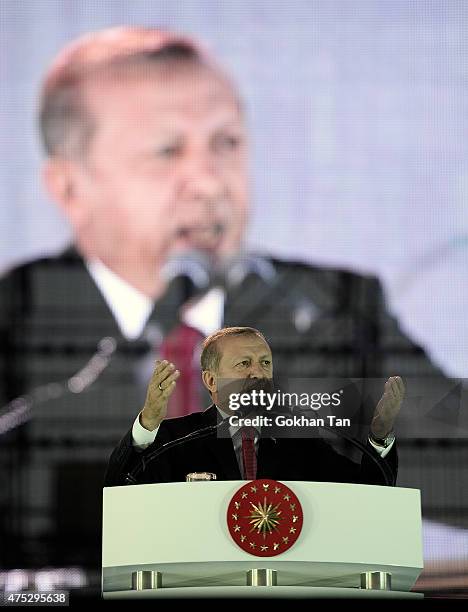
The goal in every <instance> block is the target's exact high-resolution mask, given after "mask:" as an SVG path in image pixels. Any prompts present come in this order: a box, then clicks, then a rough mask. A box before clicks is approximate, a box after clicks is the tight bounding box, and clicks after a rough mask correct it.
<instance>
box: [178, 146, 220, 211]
mask: <svg viewBox="0 0 468 612" xmlns="http://www.w3.org/2000/svg"><path fill="white" fill-rule="evenodd" d="M182 190H183V196H184V199H185V198H186V199H187V200H191V201H197V200H198V201H201V202H215V201H216V200H218V199H220V198H221V197H223V196H224V195H225V186H224V182H223V180H222V176H221V172H220V169H219V164H218V163H217V160H216V159H215V156H214V154H213V153H212V152H210V151H201V150H200V149H197V150H195V151H193V152H192V153H190V155H188V159H187V163H186V166H185V180H184V181H183V187H182Z"/></svg>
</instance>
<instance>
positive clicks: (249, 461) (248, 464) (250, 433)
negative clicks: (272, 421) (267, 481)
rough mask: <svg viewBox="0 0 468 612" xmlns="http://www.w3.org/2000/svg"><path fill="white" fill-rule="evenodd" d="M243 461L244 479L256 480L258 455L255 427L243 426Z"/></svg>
mask: <svg viewBox="0 0 468 612" xmlns="http://www.w3.org/2000/svg"><path fill="white" fill-rule="evenodd" d="M240 432H241V436H242V463H243V466H244V480H255V478H256V476H257V455H256V453H255V434H256V433H257V430H256V429H255V427H241V429H240Z"/></svg>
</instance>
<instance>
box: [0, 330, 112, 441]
mask: <svg viewBox="0 0 468 612" xmlns="http://www.w3.org/2000/svg"><path fill="white" fill-rule="evenodd" d="M116 351H117V341H116V339H115V338H113V337H112V336H105V337H104V338H101V340H99V342H98V344H97V350H96V351H95V353H94V354H93V355H92V356H91V357H90V358H89V359H88V361H87V362H86V363H85V365H84V366H83V367H82V368H80V370H79V371H78V372H76V373H75V374H73V375H72V376H70V378H68V379H67V380H64V381H60V382H50V383H47V384H44V385H40V386H38V387H35V388H34V389H32V391H30V392H29V393H27V394H24V395H21V396H19V397H16V398H15V399H13V400H11V401H10V402H8V404H6V406H3V407H2V408H1V409H0V436H1V435H3V434H6V433H8V432H9V431H12V430H13V429H16V428H17V427H19V426H20V425H23V424H24V423H26V422H27V421H29V420H30V419H31V418H32V413H33V409H35V408H37V406H39V405H40V404H44V403H45V402H47V401H49V400H52V399H55V400H56V399H60V398H62V397H64V396H65V395H67V394H69V393H73V394H78V393H83V391H86V389H88V388H89V387H91V385H93V384H94V383H95V382H96V381H97V380H98V379H99V378H100V376H101V375H102V373H103V372H104V371H105V370H106V369H107V368H108V367H109V364H110V363H111V361H112V358H113V356H114V354H115V353H116Z"/></svg>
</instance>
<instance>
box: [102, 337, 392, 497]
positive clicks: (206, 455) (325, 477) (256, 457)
mask: <svg viewBox="0 0 468 612" xmlns="http://www.w3.org/2000/svg"><path fill="white" fill-rule="evenodd" d="M201 367H202V379H203V383H204V385H205V387H206V388H207V389H208V391H209V393H210V395H211V397H212V399H213V401H214V404H213V405H212V406H211V407H210V408H208V410H206V411H205V412H203V413H196V414H192V415H189V416H185V417H179V418H173V419H166V418H165V417H166V414H167V402H168V399H169V397H170V396H171V394H172V393H173V392H174V389H175V388H176V385H177V379H178V378H179V375H180V371H179V370H178V369H176V366H175V365H174V364H172V363H169V362H166V361H162V362H160V361H158V362H157V364H156V367H155V370H154V373H153V376H152V379H151V381H150V384H149V386H148V393H147V397H146V401H145V405H144V407H143V410H142V411H141V413H140V414H139V415H138V416H137V418H136V420H135V422H134V424H133V427H132V429H131V430H130V431H129V432H128V433H127V434H126V436H125V437H124V438H123V439H122V440H121V442H120V444H119V445H118V446H117V448H116V449H115V450H114V452H113V453H112V455H111V458H110V461H109V467H108V471H107V475H106V480H105V484H106V485H107V486H112V485H122V484H125V483H126V480H125V477H126V475H127V474H129V473H130V474H131V473H132V471H133V470H135V467H136V468H137V470H136V472H135V474H137V475H138V479H136V478H135V479H134V480H133V482H135V483H151V482H172V481H184V480H185V477H186V475H187V474H189V473H191V472H211V473H215V474H216V477H217V478H218V479H219V480H238V479H241V478H246V479H255V478H272V479H285V480H313V481H332V482H360V483H368V484H384V481H383V478H382V473H381V472H380V471H379V469H378V467H376V462H375V461H374V462H373V461H372V460H371V459H370V458H369V455H368V454H363V456H362V460H361V462H360V463H354V462H353V461H351V460H350V459H349V458H347V457H345V456H344V455H341V454H339V453H337V452H336V451H335V450H333V449H332V447H331V446H329V445H328V444H327V443H326V442H325V441H323V440H322V439H320V438H319V437H317V435H315V436H313V435H312V434H311V435H310V436H306V437H304V438H297V436H296V435H291V432H290V431H284V432H283V435H281V434H280V429H281V426H276V427H275V426H274V425H273V421H274V420H276V419H271V421H270V424H268V423H267V422H266V421H263V424H262V421H261V420H257V422H256V425H257V426H256V427H254V426H252V424H253V423H255V417H254V418H250V419H248V418H247V417H246V415H245V414H244V415H243V416H241V417H239V415H238V413H237V411H235V410H233V409H232V408H231V405H230V398H231V397H233V396H232V390H233V388H234V387H236V388H237V389H248V390H249V392H250V395H249V396H250V397H252V395H251V392H252V391H253V390H254V389H255V390H256V391H257V392H258V391H259V390H260V389H263V390H265V389H269V388H271V389H273V387H271V386H270V385H269V384H268V383H270V382H271V381H272V379H273V357H272V352H271V349H270V347H269V345H268V343H267V341H266V340H265V337H264V336H263V334H261V333H260V332H259V331H258V330H256V329H253V328H251V327H229V328H224V329H222V330H220V331H218V332H215V333H214V334H212V335H211V336H209V337H208V338H207V339H206V340H205V342H204V343H203V352H202V354H201ZM233 383H234V387H233ZM265 383H267V384H265ZM403 396H404V385H403V382H402V380H401V378H400V377H398V376H396V377H392V378H390V379H389V380H388V381H387V383H386V385H385V391H384V394H383V396H382V398H381V400H380V401H379V403H378V405H377V407H376V409H375V412H374V415H373V418H372V422H371V425H370V432H369V436H368V450H369V451H370V453H375V457H377V456H380V458H381V459H380V460H381V461H382V462H385V464H386V465H387V466H388V467H389V468H390V470H391V473H392V484H394V482H395V480H396V470H397V455H396V448H395V436H394V435H392V430H393V424H394V421H395V418H396V416H397V414H398V412H399V410H400V406H401V402H402V400H403ZM261 414H263V415H267V414H268V412H267V411H265V410H259V411H257V413H256V416H260V415H261ZM217 423H219V426H218V428H217V429H216V431H215V428H214V427H213V428H212V429H213V431H211V432H210V431H208V432H207V433H208V435H207V436H206V435H203V436H200V437H198V438H197V437H196V436H194V437H193V438H191V439H190V438H188V439H186V440H184V441H183V442H182V443H181V444H179V445H174V446H173V447H171V446H166V447H165V451H166V452H165V453H162V452H161V454H160V456H159V457H156V460H155V461H154V460H153V461H149V459H148V456H149V455H150V454H151V453H153V452H154V451H155V450H156V449H162V448H163V447H164V445H168V444H169V443H170V442H173V441H176V440H181V439H182V438H183V437H184V436H189V435H190V434H192V435H193V434H194V432H200V433H203V434H205V432H204V431H202V430H205V429H206V428H208V427H209V426H210V425H211V426H214V425H216V424H217ZM272 425H273V429H272ZM221 426H224V427H225V429H227V430H228V432H229V434H228V435H227V436H224V437H220V436H219V435H217V434H219V430H220V428H221ZM305 427H306V428H307V427H308V426H305ZM272 431H274V432H275V435H278V434H280V437H279V438H273V437H272V434H271V432H272ZM249 452H250V456H249ZM138 466H144V469H142V470H139V469H138ZM140 472H141V473H140Z"/></svg>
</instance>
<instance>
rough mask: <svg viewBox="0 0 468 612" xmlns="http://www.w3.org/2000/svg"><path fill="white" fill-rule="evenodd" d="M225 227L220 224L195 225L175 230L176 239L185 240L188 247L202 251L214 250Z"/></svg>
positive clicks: (221, 237)
mask: <svg viewBox="0 0 468 612" xmlns="http://www.w3.org/2000/svg"><path fill="white" fill-rule="evenodd" d="M225 231H226V227H225V225H223V224H222V223H212V224H209V225H197V226H193V227H181V228H179V229H178V230H177V234H176V235H177V238H179V239H182V240H185V241H186V242H187V243H189V244H190V246H192V247H194V248H196V249H201V250H204V251H214V250H216V249H217V248H218V247H219V245H220V243H221V240H222V239H223V236H224V234H225Z"/></svg>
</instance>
